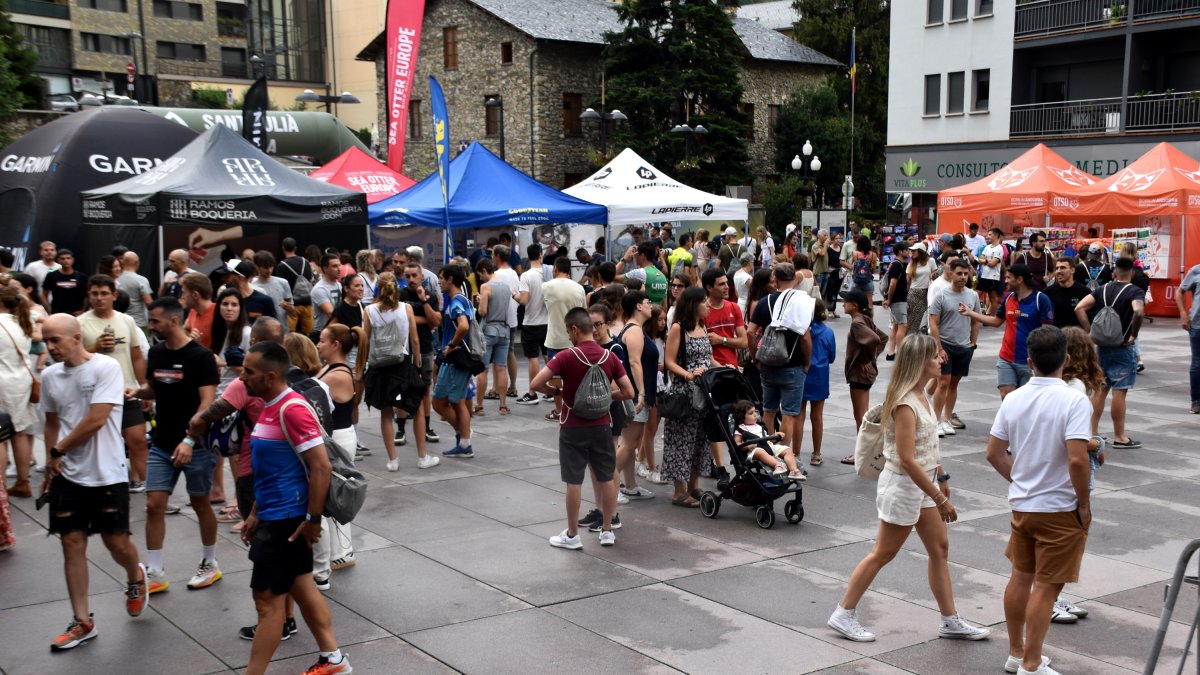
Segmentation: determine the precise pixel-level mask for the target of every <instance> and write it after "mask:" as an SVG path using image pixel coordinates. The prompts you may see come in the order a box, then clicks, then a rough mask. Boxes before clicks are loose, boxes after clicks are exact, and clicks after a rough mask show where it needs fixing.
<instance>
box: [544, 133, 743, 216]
mask: <svg viewBox="0 0 1200 675" xmlns="http://www.w3.org/2000/svg"><path fill="white" fill-rule="evenodd" d="M563 192H565V193H567V194H569V195H571V196H572V197H578V198H580V199H583V200H586V201H589V202H592V203H593V204H602V205H604V206H606V207H608V224H609V227H614V226H618V225H631V224H638V223H652V222H657V221H664V220H732V221H738V222H745V221H746V219H747V218H749V203H748V202H747V200H745V199H732V198H729V197H722V196H720V195H713V194H709V193H707V192H702V191H700V190H697V189H696V188H693V187H688V186H687V185H684V184H683V183H680V182H679V181H677V180H675V179H673V178H671V177H670V176H668V175H666V174H664V173H663V172H661V171H659V170H658V169H656V168H654V167H653V166H651V165H650V163H649V162H647V161H646V160H644V159H642V158H641V156H640V155H638V154H637V153H636V152H634V151H633V150H630V149H629V148H625V149H624V150H622V151H621V154H619V155H617V156H616V157H614V158H613V159H612V161H610V162H609V163H608V164H605V165H604V167H603V168H602V169H600V170H599V171H597V172H596V173H594V174H592V175H591V176H590V177H588V178H587V179H586V180H584V181H583V182H581V183H578V184H576V185H573V186H571V187H569V188H567V189H565V190H563Z"/></svg>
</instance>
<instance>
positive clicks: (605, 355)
mask: <svg viewBox="0 0 1200 675" xmlns="http://www.w3.org/2000/svg"><path fill="white" fill-rule="evenodd" d="M563 322H564V324H565V325H566V331H567V336H568V337H569V338H570V341H571V347H569V348H567V349H563V350H561V351H559V352H558V353H556V354H555V355H554V356H552V357H550V361H549V362H548V363H547V364H546V367H545V368H543V369H542V370H541V371H540V372H539V373H538V374H537V376H536V377H534V378H533V382H532V383H530V387H531V388H532V389H533V390H534V391H536V392H540V393H543V394H547V395H552V396H556V397H558V396H561V397H562V401H563V412H562V416H561V419H560V420H559V428H558V461H559V467H560V473H561V476H562V480H563V482H564V483H566V485H567V490H566V496H565V498H564V499H565V502H566V515H567V527H566V529H564V530H563V531H562V532H561V533H559V534H558V535H555V536H553V537H551V538H550V545H551V546H554V547H556V548H565V549H572V550H579V549H582V548H583V542H582V541H581V538H580V536H579V530H578V528H579V505H580V501H581V499H582V486H583V474H584V471H585V470H586V469H587V468H589V467H590V468H591V471H592V477H593V479H594V480H595V482H596V485H597V495H596V499H597V501H598V502H599V506H600V510H601V514H602V518H601V522H600V523H598V524H593V525H592V526H591V527H589V529H590V530H591V531H597V532H599V533H600V535H599V540H600V545H601V546H612V545H613V544H615V543H616V542H617V538H616V535H615V534H614V533H613V528H614V527H616V525H617V523H615V522H614V521H613V517H614V516H615V514H616V509H617V486H616V483H615V481H614V480H613V473H614V471H615V467H616V453H615V450H614V448H613V442H612V429H611V427H612V418H611V416H610V415H609V414H608V413H604V414H602V415H600V416H598V417H595V418H592V417H590V416H588V417H585V416H583V415H579V414H572V410H573V409H574V408H575V407H576V404H577V403H579V401H578V400H577V398H578V396H579V392H580V385H581V384H583V383H584V382H585V380H587V379H588V378H590V377H591V374H590V373H591V372H592V370H593V369H594V368H597V367H598V368H600V370H601V371H602V372H603V373H604V377H605V378H606V379H607V380H608V381H609V385H610V387H611V386H612V385H613V384H615V385H616V387H617V391H616V392H615V393H613V394H612V398H613V400H616V401H621V400H626V399H630V398H632V397H633V385H632V384H630V382H629V377H628V376H627V375H626V374H625V367H624V366H622V365H621V361H620V359H619V358H615V357H613V356H612V354H611V353H610V352H607V351H606V350H604V349H603V348H602V347H600V345H598V344H596V341H595V340H594V339H593V336H594V326H593V320H592V316H591V314H589V313H588V310H586V309H583V308H582V307H575V308H572V309H571V310H569V311H568V312H567V313H566V316H565V317H564V318H563ZM553 379H558V380H560V381H561V385H560V386H554V385H553V384H552V380H553ZM589 395H590V394H589ZM597 525H598V526H597Z"/></svg>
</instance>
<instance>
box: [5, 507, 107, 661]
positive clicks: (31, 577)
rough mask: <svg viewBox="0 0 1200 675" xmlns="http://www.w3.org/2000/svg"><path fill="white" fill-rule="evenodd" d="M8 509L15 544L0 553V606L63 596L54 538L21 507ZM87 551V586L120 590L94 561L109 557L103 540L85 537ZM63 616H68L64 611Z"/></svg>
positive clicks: (59, 550)
mask: <svg viewBox="0 0 1200 675" xmlns="http://www.w3.org/2000/svg"><path fill="white" fill-rule="evenodd" d="M9 513H10V514H11V517H12V524H13V534H14V535H15V536H16V539H17V545H16V546H14V547H13V548H12V549H11V550H9V551H5V552H4V553H3V554H0V609H7V608H10V607H22V606H25V605H37V604H41V603H46V602H53V601H56V600H66V599H67V582H66V580H64V579H63V577H62V574H61V571H62V546H61V545H60V544H59V541H58V538H57V537H47V536H46V530H45V528H43V527H42V526H41V525H39V524H38V523H36V522H35V521H34V520H33V519H32V518H30V517H29V516H27V515H25V514H24V513H22V512H21V511H18V510H17V509H15V508H11V509H9ZM97 547H99V550H97ZM88 553H89V554H90V555H89V563H88V590H89V591H90V592H91V593H93V594H97V595H98V594H102V593H107V592H111V591H120V590H123V589H124V586H123V585H122V584H120V583H118V582H117V581H115V580H114V579H113V578H112V577H110V576H109V575H108V574H106V573H105V572H104V569H103V568H102V567H101V566H99V565H97V564H96V563H97V561H101V560H105V559H107V560H110V561H111V558H109V557H108V550H107V549H105V548H104V543H103V542H101V541H100V540H99V539H93V540H90V541H88ZM66 618H67V620H70V618H71V617H70V615H69V614H68V615H67V617H66ZM64 626H66V623H64V624H63V625H62V626H59V627H58V628H57V629H47V630H60V629H62V628H63V627H64ZM50 637H54V636H53V635H51V636H50ZM47 639H49V638H47ZM6 640H7V636H6V635H5V634H4V633H3V632H0V646H3V644H4V642H5V641H6ZM0 651H2V650H0Z"/></svg>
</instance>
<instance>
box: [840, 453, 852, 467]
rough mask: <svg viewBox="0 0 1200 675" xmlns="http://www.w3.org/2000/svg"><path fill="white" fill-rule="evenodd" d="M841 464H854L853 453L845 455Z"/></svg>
mask: <svg viewBox="0 0 1200 675" xmlns="http://www.w3.org/2000/svg"><path fill="white" fill-rule="evenodd" d="M842 464H849V465H850V466H854V455H849V456H847V457H843V458H842Z"/></svg>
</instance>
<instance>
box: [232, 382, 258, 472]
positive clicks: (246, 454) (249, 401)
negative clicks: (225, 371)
mask: <svg viewBox="0 0 1200 675" xmlns="http://www.w3.org/2000/svg"><path fill="white" fill-rule="evenodd" d="M221 399H222V400H225V401H229V405H232V406H233V407H234V408H236V409H238V410H241V411H242V415H244V416H245V418H246V426H245V428H243V429H242V447H241V449H240V450H238V458H237V471H236V473H235V475H236V476H237V477H238V478H241V477H242V476H249V475H250V474H251V473H253V469H252V468H251V463H250V430H251V429H253V428H254V425H255V424H257V423H258V417H259V415H262V411H263V407H265V405H266V404H265V403H264V402H263V400H262V399H261V398H259V397H257V396H251V395H250V393H249V392H247V391H246V383H245V382H242V380H241V378H238V379H236V380H234V381H233V382H230V383H229V386H228V387H225V391H224V392H222V393H221Z"/></svg>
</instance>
